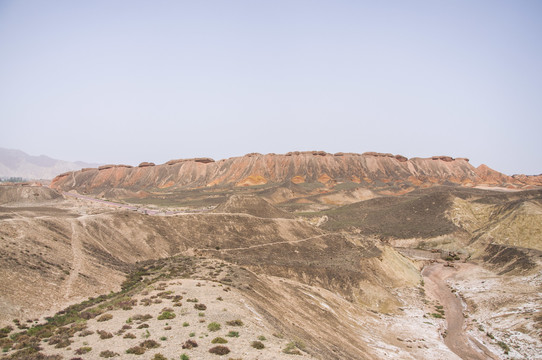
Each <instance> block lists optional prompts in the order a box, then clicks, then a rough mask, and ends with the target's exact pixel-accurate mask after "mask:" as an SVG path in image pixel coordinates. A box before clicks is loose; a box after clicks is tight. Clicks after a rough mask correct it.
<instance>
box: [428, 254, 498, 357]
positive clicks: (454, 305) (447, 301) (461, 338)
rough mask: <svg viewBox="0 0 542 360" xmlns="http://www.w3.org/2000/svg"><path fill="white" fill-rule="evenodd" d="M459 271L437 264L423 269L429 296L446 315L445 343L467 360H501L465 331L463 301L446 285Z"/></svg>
mask: <svg viewBox="0 0 542 360" xmlns="http://www.w3.org/2000/svg"><path fill="white" fill-rule="evenodd" d="M456 271H458V270H456V269H455V268H450V267H444V264H442V263H437V264H432V265H430V266H427V267H426V268H424V269H423V271H422V275H423V277H424V281H425V289H426V291H427V292H428V295H429V296H430V297H432V298H433V299H435V300H437V301H438V302H439V303H440V304H441V305H442V306H443V307H444V312H445V314H446V323H447V329H446V330H447V335H446V337H445V338H444V343H445V344H446V346H448V348H449V349H450V350H452V351H453V352H454V353H455V354H457V355H458V356H459V357H460V358H462V359H465V360H487V359H494V360H498V359H499V358H498V357H496V356H494V355H493V354H492V353H491V352H490V351H489V350H488V349H487V348H486V347H485V346H483V345H482V344H480V343H479V342H478V341H475V340H474V339H470V337H468V336H467V334H466V333H465V331H464V329H463V323H464V317H463V306H462V304H461V300H460V299H459V298H458V297H457V296H456V295H455V294H454V293H452V292H451V290H450V289H449V288H448V286H447V285H446V281H445V280H446V279H447V278H449V277H451V276H453V275H454V274H455V272H456Z"/></svg>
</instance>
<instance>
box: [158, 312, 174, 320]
mask: <svg viewBox="0 0 542 360" xmlns="http://www.w3.org/2000/svg"><path fill="white" fill-rule="evenodd" d="M173 318H175V313H174V312H170V311H164V312H163V313H161V314H160V315H158V320H169V319H173Z"/></svg>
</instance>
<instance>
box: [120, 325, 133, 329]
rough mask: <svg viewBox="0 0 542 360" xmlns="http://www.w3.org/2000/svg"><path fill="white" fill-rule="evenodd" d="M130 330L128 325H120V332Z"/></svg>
mask: <svg viewBox="0 0 542 360" xmlns="http://www.w3.org/2000/svg"><path fill="white" fill-rule="evenodd" d="M131 328H132V327H131V326H130V325H122V330H130V329H131Z"/></svg>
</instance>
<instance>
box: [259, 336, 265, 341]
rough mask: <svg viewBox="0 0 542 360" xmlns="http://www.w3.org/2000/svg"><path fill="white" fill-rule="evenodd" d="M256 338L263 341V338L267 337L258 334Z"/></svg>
mask: <svg viewBox="0 0 542 360" xmlns="http://www.w3.org/2000/svg"><path fill="white" fill-rule="evenodd" d="M258 340H261V341H265V340H267V339H266V338H265V336H263V335H260V336H258Z"/></svg>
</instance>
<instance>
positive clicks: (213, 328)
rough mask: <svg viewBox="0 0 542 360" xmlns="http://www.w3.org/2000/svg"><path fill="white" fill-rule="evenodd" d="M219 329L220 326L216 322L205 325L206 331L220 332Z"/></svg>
mask: <svg viewBox="0 0 542 360" xmlns="http://www.w3.org/2000/svg"><path fill="white" fill-rule="evenodd" d="M221 327H222V326H220V324H219V323H217V322H212V323H210V324H209V325H207V329H209V331H218V330H220V328H221Z"/></svg>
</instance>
